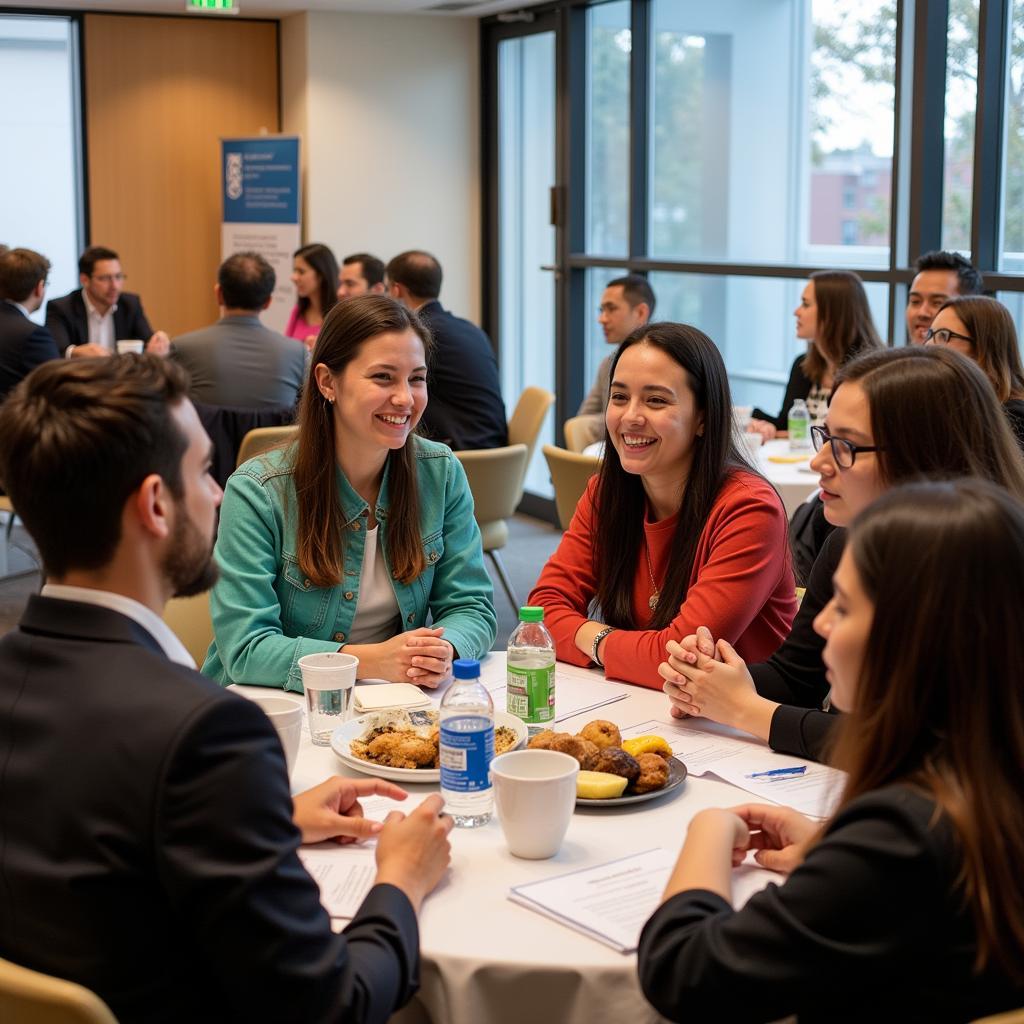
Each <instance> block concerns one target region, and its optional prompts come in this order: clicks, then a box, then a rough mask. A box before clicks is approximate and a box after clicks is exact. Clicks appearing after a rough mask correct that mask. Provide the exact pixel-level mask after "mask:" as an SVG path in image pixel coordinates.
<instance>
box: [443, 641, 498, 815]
mask: <svg viewBox="0 0 1024 1024" xmlns="http://www.w3.org/2000/svg"><path fill="white" fill-rule="evenodd" d="M452 675H453V676H454V677H455V678H454V679H453V681H452V684H451V686H449V687H448V692H447V693H445V695H444V697H443V698H442V699H441V737H440V744H439V746H440V761H441V796H442V797H444V804H445V811H446V812H447V813H448V814H450V815H451V816H452V817H453V818H454V819H455V824H456V825H458V826H459V827H460V828H476V827H477V826H478V825H485V824H486V823H487V822H488V821H490V820H491V812H492V811H493V809H494V789H493V787H492V786H491V761H492V760H493V759H494V702H493V701H492V700H491V695H490V694H489V693H488V692H487V691H486V690H485V689H484V686H483V683H481V682H480V662H479V661H473V660H471V659H469V658H460V659H459V660H458V661H456V662H455V663H454V664H453V665H452Z"/></svg>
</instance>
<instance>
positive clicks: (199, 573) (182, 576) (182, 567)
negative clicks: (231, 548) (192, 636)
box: [163, 501, 218, 597]
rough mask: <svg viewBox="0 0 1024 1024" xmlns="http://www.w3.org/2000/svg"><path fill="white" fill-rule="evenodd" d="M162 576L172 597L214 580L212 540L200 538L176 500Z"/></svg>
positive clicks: (197, 590)
mask: <svg viewBox="0 0 1024 1024" xmlns="http://www.w3.org/2000/svg"><path fill="white" fill-rule="evenodd" d="M163 571H164V578H165V579H166V580H167V581H168V582H169V583H170V584H171V586H172V587H173V588H174V592H173V596H174V597H192V596H193V595H194V594H201V593H203V592H204V591H206V590H209V589H210V587H212V586H213V585H214V583H216V582H217V576H218V570H217V563H216V562H215V561H214V560H213V540H212V539H210V538H206V537H203V534H202V532H201V531H200V530H199V528H198V527H197V526H196V524H195V523H194V522H193V520H192V517H191V516H190V515H189V514H188V512H187V511H186V509H185V503H184V501H179V502H177V514H176V515H175V517H174V530H173V532H172V533H171V543H170V546H169V547H168V550H167V555H166V557H165V558H164V563H163Z"/></svg>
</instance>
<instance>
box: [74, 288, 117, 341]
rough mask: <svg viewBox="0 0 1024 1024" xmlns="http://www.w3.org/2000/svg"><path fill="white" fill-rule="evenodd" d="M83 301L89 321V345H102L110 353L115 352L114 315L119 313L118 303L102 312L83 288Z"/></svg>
mask: <svg viewBox="0 0 1024 1024" xmlns="http://www.w3.org/2000/svg"><path fill="white" fill-rule="evenodd" d="M82 299H83V301H84V302H85V315H86V318H87V319H88V321H89V344H90V345H102V346H103V347H104V348H105V349H107V350H108V351H110V352H113V351H114V348H115V344H116V343H115V339H114V314H115V313H116V312H117V303H116V302H115V303H114V305H113V306H111V307H110V309H108V310H107V311H106V313H102V314H101V313H100V311H99V310H98V309H97V308H96V307H95V306H94V305H93V304H92V303H91V302H90V301H89V293H88V292H87V291H86V290H85V289H84V288H83V289H82Z"/></svg>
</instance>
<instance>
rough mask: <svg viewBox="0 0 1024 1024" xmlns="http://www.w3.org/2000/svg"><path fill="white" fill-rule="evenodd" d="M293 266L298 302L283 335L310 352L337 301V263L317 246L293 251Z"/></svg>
mask: <svg viewBox="0 0 1024 1024" xmlns="http://www.w3.org/2000/svg"><path fill="white" fill-rule="evenodd" d="M293 259H294V262H293V264H292V284H294V285H295V292H296V294H297V295H298V297H299V301H298V302H297V303H296V304H295V308H294V309H292V314H291V316H290V317H289V318H288V326H287V327H286V328H285V329H284V333H285V334H286V335H288V337H289V338H295V339H296V340H297V341H301V342H302V343H303V344H304V345H305V346H306V348H308V349H310V350H312V348H313V342H314V341H316V336H317V335H318V334H319V333H320V325H321V324H322V323H323V322H324V317H325V316H327V314H328V313H329V312H330V311H331V309H332V307H333V306H334V304H335V303H336V302H337V301H338V295H337V290H338V261H337V260H336V259H335V258H334V253H333V252H331V250H330V249H328V248H327V246H326V245H321V244H320V243H319V242H311V243H310V244H309V245H304V246H302V248H301V249H296V250H295V254H294V257H293Z"/></svg>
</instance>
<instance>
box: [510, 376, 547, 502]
mask: <svg viewBox="0 0 1024 1024" xmlns="http://www.w3.org/2000/svg"><path fill="white" fill-rule="evenodd" d="M554 404H555V396H554V395H553V394H551V392H550V391H545V390H544V388H538V387H533V386H531V387H528V388H524V389H523V393H522V394H521V395H520V396H519V401H518V402H516V407H515V409H514V410H513V411H512V416H511V417H510V419H509V421H508V443H509V445H517V444H525V445H526V465H525V466H523V480H525V478H526V470H527V468H528V467H529V465H530V461H531V460H532V459H533V453H534V451H536V449H537V441H538V439H539V438H540V431H541V427H543V426H544V420H545V418H546V417H547V414H548V409H550V408H551V406H553V405H554ZM523 480H520V486H521V485H522V483H523ZM519 497H520V499H521V498H522V493H521V492H520V495H519ZM516 504H517V505H518V504H519V502H518V501H517V502H516Z"/></svg>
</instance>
